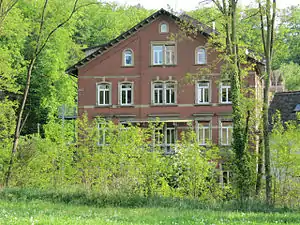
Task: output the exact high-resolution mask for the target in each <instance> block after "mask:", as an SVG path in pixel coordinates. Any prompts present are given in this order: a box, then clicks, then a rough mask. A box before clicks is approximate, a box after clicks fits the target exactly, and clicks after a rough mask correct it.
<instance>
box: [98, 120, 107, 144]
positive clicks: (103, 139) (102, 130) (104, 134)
mask: <svg viewBox="0 0 300 225" xmlns="http://www.w3.org/2000/svg"><path fill="white" fill-rule="evenodd" d="M102 125H104V126H106V125H105V123H103V122H100V123H98V124H97V128H98V136H99V141H98V146H105V145H107V143H106V133H107V128H106V127H104V128H103V127H101V126H102ZM100 130H101V132H102V134H101V133H100ZM100 135H101V137H100ZM100 139H102V141H100Z"/></svg>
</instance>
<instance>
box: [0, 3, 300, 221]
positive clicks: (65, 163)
mask: <svg viewBox="0 0 300 225" xmlns="http://www.w3.org/2000/svg"><path fill="white" fill-rule="evenodd" d="M0 2H1V3H2V4H0V11H1V12H0V109H1V110H0V179H1V180H0V186H3V185H4V184H5V178H6V179H7V177H8V176H7V172H8V171H11V174H9V181H10V182H9V186H10V187H17V188H21V189H5V190H4V192H2V193H3V196H5V200H15V199H22V198H29V199H35V198H38V199H47V200H50V199H51V198H52V199H54V200H55V199H58V200H57V201H58V202H59V199H61V201H62V202H67V203H69V202H70V203H73V202H74V201H75V202H76V201H78V202H79V203H83V204H87V205H89V204H90V205H97V206H99V205H101V206H103V205H112V206H130V207H133V206H134V207H137V206H154V205H155V204H158V205H161V206H168V207H169V206H172V205H174V204H179V205H181V206H182V205H186V206H187V207H188V205H193V206H195V207H198V206H199V205H201V204H203V205H204V204H210V205H214V204H220V205H221V206H223V204H226V203H227V202H230V201H233V200H236V199H242V200H243V204H242V205H243V206H244V205H245V202H247V201H250V202H251V201H252V200H253V202H261V201H262V200H263V196H264V195H265V194H266V193H265V191H264V190H262V189H261V188H257V190H256V192H257V193H256V195H255V189H254V188H255V187H254V183H255V177H259V179H258V181H259V182H261V178H263V177H264V176H265V175H266V174H263V173H262V170H261V169H258V170H256V169H255V168H256V166H257V165H258V167H259V168H261V167H262V165H263V164H262V160H263V158H262V157H261V154H262V152H260V153H261V154H260V155H256V154H255V153H254V152H251V151H249V149H250V146H249V139H251V134H254V133H255V132H257V130H255V129H252V130H251V128H252V127H255V126H254V124H252V123H253V122H252V121H253V120H255V119H254V117H253V116H252V114H251V113H252V112H251V111H254V110H252V109H253V108H255V107H256V108H260V107H261V106H258V105H257V104H258V103H257V102H252V101H250V99H249V98H245V96H246V95H247V94H248V92H249V90H246V89H245V87H244V85H243V82H242V79H243V78H244V76H245V74H246V73H244V72H243V71H242V68H241V64H243V63H244V60H245V58H246V57H247V55H246V54H244V52H245V51H246V49H248V48H250V49H254V50H255V52H257V53H258V54H257V55H255V54H254V53H253V55H251V54H252V53H251V54H250V56H251V57H255V58H257V59H260V56H259V55H260V54H263V53H264V47H263V45H262V41H261V34H260V32H261V31H262V30H264V29H257V28H259V27H260V26H261V25H260V18H259V13H258V8H249V7H247V8H239V7H238V5H237V4H236V3H237V1H233V0H231V1H228V3H229V4H228V5H226V4H225V5H224V6H223V7H222V5H220V6H221V7H219V9H217V8H216V7H210V8H209V9H208V8H200V9H198V10H195V11H193V12H190V13H191V14H192V15H193V16H195V17H196V18H197V17H198V19H199V20H201V21H204V22H206V23H211V22H212V19H213V20H214V21H215V22H216V26H217V28H218V30H219V31H220V35H219V37H218V40H217V38H216V39H214V41H213V43H211V44H212V45H214V47H216V46H218V47H220V49H218V50H220V51H222V52H226V53H227V54H224V55H223V58H222V60H227V64H226V66H224V68H223V74H222V76H225V77H226V76H227V77H226V78H230V80H231V81H232V83H231V86H232V87H233V92H234V93H233V103H234V107H233V108H234V117H235V119H234V120H235V128H234V129H235V132H234V133H235V135H234V144H233V151H232V150H230V149H229V150H228V149H226V150H224V149H219V148H218V147H216V146H214V145H211V146H209V147H208V148H204V147H201V146H199V145H198V143H197V141H196V135H195V133H194V131H193V128H192V127H190V129H187V130H186V131H185V132H184V133H182V137H181V140H180V141H178V142H177V144H176V145H175V146H173V149H174V152H171V154H166V152H165V151H164V150H163V149H162V148H160V147H159V145H153V143H152V141H151V139H152V137H153V133H155V132H156V128H157V126H162V123H160V122H159V121H157V123H153V124H151V125H150V126H149V127H144V128H141V127H139V126H133V125H129V126H128V127H124V126H121V125H114V124H113V123H106V122H105V121H104V120H102V119H101V118H98V119H97V120H95V121H93V122H92V123H89V122H88V121H87V118H86V117H83V118H80V119H78V120H77V121H76V122H75V121H72V122H67V121H65V122H62V121H61V120H59V119H58V110H57V109H58V107H59V106H61V105H62V104H65V105H72V106H75V105H76V103H75V96H76V79H75V78H73V77H70V76H67V75H65V69H66V68H67V67H68V66H69V65H71V64H73V63H74V62H76V61H77V60H79V59H80V58H82V57H83V55H82V53H81V52H80V49H81V48H84V47H90V46H92V45H99V44H103V43H105V42H106V41H108V40H110V39H111V38H114V37H115V36H116V35H118V34H120V33H121V32H122V31H125V30H126V29H128V28H130V27H131V26H132V25H134V24H136V23H137V22H139V21H141V20H142V19H144V18H145V17H147V16H148V15H149V14H150V13H151V11H148V10H146V9H144V8H141V7H125V6H120V5H116V4H105V3H99V2H98V1H92V0H91V1H88V0H82V1H80V3H81V5H82V6H83V5H84V6H86V7H82V8H80V10H78V11H77V12H76V14H72V16H73V17H72V18H70V20H68V21H67V22H68V23H65V24H63V25H64V26H60V27H59V28H60V29H59V30H55V33H52V35H50V36H48V35H49V34H50V33H51V32H52V31H53V30H54V29H55V28H56V27H57V26H59V24H60V22H63V21H65V20H66V19H67V18H68V17H67V16H68V15H70V14H69V13H67V12H70V10H72V6H74V5H73V4H74V1H65V2H64V3H61V1H57V0H55V1H50V0H49V5H48V6H47V4H46V3H47V2H48V1H42V0H39V1H36V0H26V1H25V0H15V1H7V0H4V1H0ZM75 2H77V1H75ZM214 2H215V3H216V5H218V3H220V1H214ZM225 2H227V1H223V3H225ZM267 2H268V4H269V5H268V6H269V8H270V1H267ZM233 3H234V4H233ZM45 4H46V6H47V7H48V8H47V7H46V8H47V9H48V10H45V11H43V6H45ZM1 7H2V8H1ZM66 9H69V11H66ZM261 9H262V11H263V12H265V11H264V10H265V8H263V7H262V8H261ZM263 12H262V17H263V15H264V14H263ZM267 14H268V15H269V14H270V12H269V11H268V10H267ZM221 15H223V16H221ZM279 15H280V18H279V19H280V20H279V21H278V22H279V23H278V26H277V27H274V29H275V30H274V43H273V44H274V45H273V50H272V51H273V52H274V54H273V57H269V59H268V60H269V62H268V74H269V75H270V74H271V69H273V70H279V71H280V72H281V74H282V77H283V78H284V79H285V85H286V88H287V89H288V90H298V89H299V87H300V82H299V81H300V79H299V76H297V74H299V71H300V70H299V58H300V57H299V52H300V48H299V37H298V34H299V26H297V24H299V18H300V17H299V15H300V14H299V6H298V7H291V8H289V9H286V10H280V11H279ZM269 16H270V15H269ZM41 18H44V19H45V20H44V23H41V20H40V19H41ZM269 20H270V21H271V20H272V19H270V18H269ZM42 21H43V20H42ZM261 21H262V22H264V21H265V20H264V19H263V18H262V20H261ZM270 21H269V22H270ZM271 22H272V21H271ZM270 25H271V24H269V26H270ZM269 35H271V34H269ZM48 37H49V39H47V38H48ZM268 39H269V38H268ZM216 40H217V41H216ZM220 43H221V45H219V44H220ZM44 44H45V45H44ZM40 50H41V51H40ZM272 51H271V50H270V49H269V50H267V52H268V55H270V54H271V55H272ZM37 53H38V56H39V57H37ZM29 72H30V79H31V81H30V85H28V84H27V83H28V82H27V83H26V75H27V81H28V73H29ZM263 78H264V77H262V79H263ZM266 81H269V80H268V79H267V80H266ZM29 86H30V88H29ZM25 87H26V88H25ZM26 89H27V90H26ZM27 91H28V93H27V94H28V99H27V101H25V102H24V101H23V105H21V103H22V97H21V93H25V92H27ZM250 95H251V94H250ZM265 95H266V96H268V91H266V93H265ZM26 98H27V97H26ZM267 102H268V101H267ZM20 111H23V113H22V114H23V115H22V114H21V116H20ZM265 112H266V111H265ZM18 114H19V120H18V126H16V121H17V115H18ZM249 118H250V119H249ZM265 121H268V120H267V119H266V120H265ZM279 121H280V120H278V122H277V123H276V125H275V126H274V129H273V131H272V133H271V134H270V162H271V163H270V167H269V169H268V173H270V174H269V175H268V178H269V179H271V177H272V186H271V187H268V191H270V190H271V188H272V190H273V191H272V192H270V193H268V194H269V195H268V197H270V195H271V196H272V201H273V202H272V203H273V204H274V205H275V206H282V207H299V202H300V199H299V196H300V193H299V190H300V186H299V185H300V184H299V183H300V181H299V176H300V168H299V161H300V159H299V149H300V143H299V140H300V138H299V137H300V136H299V135H300V130H299V124H297V123H296V122H289V123H287V124H281V123H280V122H279ZM98 124H102V125H101V129H100V130H99V129H98V128H99V127H98ZM16 127H17V130H16V129H15V128H16ZM260 128H261V126H260ZM261 129H262V128H261ZM261 129H260V130H261ZM264 129H265V132H266V134H268V135H269V133H268V132H269V130H268V124H267V123H265V128H264ZM16 132H17V133H16ZM260 133H262V132H260ZM14 134H15V137H14ZM16 134H17V138H18V139H19V146H18V147H17V146H15V147H13V139H14V138H15V139H16ZM101 135H105V140H106V144H104V143H100V141H99V136H101ZM248 135H249V136H248ZM264 139H266V138H263V137H261V145H262V144H263V143H264V142H263V141H264ZM251 141H253V140H250V142H251ZM156 144H159V143H156ZM12 149H13V152H11V150H12ZM11 153H13V154H11ZM224 156H226V160H227V161H226V164H227V167H228V168H229V169H230V170H231V171H234V181H235V182H230V183H229V184H227V183H224V182H222V179H221V177H222V176H220V175H221V171H220V170H219V168H218V164H219V162H220V160H221V159H224ZM232 156H233V157H232ZM256 157H257V159H261V161H259V162H256V160H255V158H256ZM267 157H268V156H267ZM12 159H13V160H12ZM10 166H11V170H10V169H9V167H10ZM270 185H271V182H268V184H267V186H270ZM259 186H260V187H266V183H265V182H264V180H262V182H261V185H259ZM49 190H53V192H51V193H50V194H49V192H50V191H49ZM63 190H68V191H67V192H66V193H62V191H63ZM72 190H74V193H73V192H72ZM22 196H23V197H22ZM76 196H78V198H79V199H78V198H77V197H76ZM82 196H83V197H82ZM149 202H150V203H149ZM200 203H201V204H200ZM240 203H241V202H240ZM5 204H6V203H5ZM164 204H165V205H164ZM196 205H197V206H196ZM246 205H247V204H246ZM240 206H241V204H240V205H239V207H240ZM262 208H263V207H262ZM272 221H273V220H272ZM283 221H284V220H283ZM198 222H199V221H198ZM198 224H199V223H198Z"/></svg>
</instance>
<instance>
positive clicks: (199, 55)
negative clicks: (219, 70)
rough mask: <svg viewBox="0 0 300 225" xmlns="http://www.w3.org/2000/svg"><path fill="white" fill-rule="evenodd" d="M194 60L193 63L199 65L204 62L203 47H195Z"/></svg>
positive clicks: (204, 52) (204, 53)
mask: <svg viewBox="0 0 300 225" xmlns="http://www.w3.org/2000/svg"><path fill="white" fill-rule="evenodd" d="M195 61H196V62H195V63H196V64H199V65H203V64H206V50H205V48H204V47H198V48H196V51H195Z"/></svg>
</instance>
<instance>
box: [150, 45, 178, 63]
mask: <svg viewBox="0 0 300 225" xmlns="http://www.w3.org/2000/svg"><path fill="white" fill-rule="evenodd" d="M152 64H153V65H175V64H176V62H175V44H174V43H170V44H153V45H152Z"/></svg>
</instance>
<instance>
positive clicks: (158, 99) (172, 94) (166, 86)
mask: <svg viewBox="0 0 300 225" xmlns="http://www.w3.org/2000/svg"><path fill="white" fill-rule="evenodd" d="M152 101H153V104H175V103H176V83H175V82H155V83H153V97H152Z"/></svg>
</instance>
